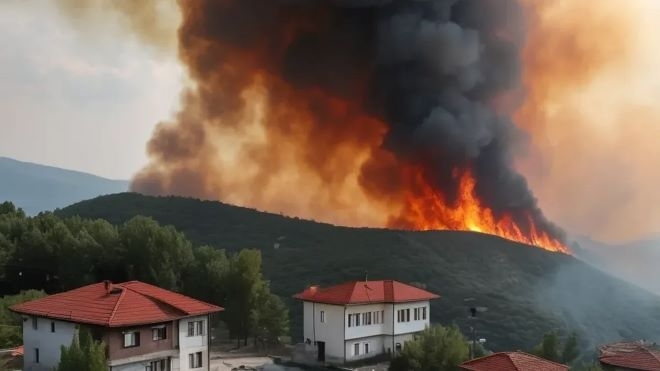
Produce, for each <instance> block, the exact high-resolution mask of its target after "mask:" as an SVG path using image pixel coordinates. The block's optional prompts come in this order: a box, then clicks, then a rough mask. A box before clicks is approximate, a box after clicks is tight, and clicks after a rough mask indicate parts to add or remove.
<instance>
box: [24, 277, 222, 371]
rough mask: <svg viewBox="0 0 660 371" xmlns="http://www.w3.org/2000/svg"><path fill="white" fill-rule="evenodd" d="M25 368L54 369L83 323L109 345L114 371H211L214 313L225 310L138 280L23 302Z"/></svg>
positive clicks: (100, 284) (110, 362)
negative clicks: (212, 321)
mask: <svg viewBox="0 0 660 371" xmlns="http://www.w3.org/2000/svg"><path fill="white" fill-rule="evenodd" d="M11 310H13V311H14V312H16V313H19V314H21V315H22V316H23V343H24V345H23V346H24V358H23V370H26V371H46V370H48V371H51V370H53V368H55V367H57V365H58V363H59V360H60V351H61V347H62V346H69V345H71V342H72V340H73V338H74V336H75V335H76V334H77V333H78V331H79V329H80V328H81V326H85V327H87V328H89V329H90V331H91V333H92V334H93V335H94V337H95V338H96V339H97V340H102V341H103V342H104V343H105V344H106V356H107V359H108V368H109V370H112V371H188V370H200V371H208V370H209V363H210V354H209V330H210V321H209V319H210V318H209V316H210V315H211V314H212V313H216V312H219V311H221V310H222V308H220V307H217V306H214V305H212V304H208V303H204V302H201V301H198V300H195V299H192V298H189V297H186V296H184V295H181V294H177V293H174V292H171V291H168V290H164V289H161V288H158V287H156V286H152V285H148V284H145V283H142V282H138V281H131V282H126V283H121V284H114V285H113V284H112V283H110V282H107V281H106V282H103V283H99V284H94V285H89V286H84V287H81V288H78V289H75V290H71V291H67V292H64V293H60V294H55V295H51V296H47V297H45V298H41V299H37V300H33V301H30V302H26V303H22V304H18V305H16V306H13V307H12V308H11Z"/></svg>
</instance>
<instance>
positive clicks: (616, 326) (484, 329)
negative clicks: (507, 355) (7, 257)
mask: <svg viewBox="0 0 660 371" xmlns="http://www.w3.org/2000/svg"><path fill="white" fill-rule="evenodd" d="M138 214H141V215H147V216H151V217H153V218H154V219H156V220H157V221H159V222H160V223H162V224H169V225H174V226H175V227H176V228H177V229H179V230H181V231H182V232H184V233H185V234H186V235H187V237H188V238H190V239H191V240H192V241H194V242H195V243H196V244H200V245H201V244H210V245H212V246H216V247H218V248H223V249H227V250H228V251H236V250H238V249H241V248H257V249H260V250H261V252H262V255H263V272H264V275H265V277H266V278H267V279H269V280H270V281H271V287H272V289H273V291H274V292H275V293H277V294H279V295H281V296H282V297H283V298H285V300H287V303H288V305H289V306H290V310H291V319H292V329H293V331H292V332H293V335H294V339H296V340H299V339H300V338H301V337H302V320H301V319H302V305H301V304H300V303H297V302H295V301H294V300H293V299H291V296H292V295H293V294H294V293H296V292H299V291H301V290H303V289H304V288H305V287H306V286H307V285H310V284H320V285H329V284H336V283H339V282H343V281H348V280H356V279H358V280H362V279H374V280H376V279H388V278H390V279H396V280H400V281H403V282H414V283H419V284H422V285H425V286H426V287H427V288H428V289H429V290H431V291H434V292H437V293H438V294H440V295H441V298H440V299H439V300H437V301H434V302H433V303H432V310H431V319H432V321H434V322H440V323H443V324H451V323H455V324H458V325H459V326H460V327H461V328H462V329H463V331H464V332H465V333H469V330H468V329H469V326H470V325H472V324H475V325H476V328H477V336H479V337H480V338H486V339H487V346H488V347H489V348H490V349H493V350H516V349H530V348H531V347H532V346H534V345H535V344H536V343H537V342H538V341H540V339H541V338H542V335H543V333H544V332H546V331H548V330H556V329H559V330H562V331H563V333H564V334H566V333H567V332H568V331H577V332H579V333H580V334H581V336H582V339H583V343H582V344H581V345H582V347H583V349H588V350H593V349H595V346H596V345H598V344H602V343H605V342H610V341H617V340H621V339H630V340H634V339H641V338H645V339H649V340H656V341H658V340H660V338H659V336H660V335H659V333H658V329H659V328H660V298H658V297H657V296H655V295H652V294H651V293H649V292H647V291H645V290H642V289H640V288H638V287H636V286H633V285H631V284H628V283H625V282H623V281H622V280H619V279H617V278H614V277H612V276H609V275H607V274H605V273H603V272H602V271H601V270H598V269H595V268H594V267H592V266H590V265H588V264H586V263H584V262H582V261H581V260H579V259H576V258H574V257H572V256H568V255H563V254H559V253H551V252H548V251H545V250H541V249H538V248H533V247H530V246H526V245H521V244H518V243H515V242H512V241H508V240H505V239H502V238H499V237H495V236H490V235H485V234H478V233H471V232H457V231H437V232H410V231H396V230H382V229H366V228H346V227H336V226H331V225H328V224H322V223H316V222H312V221H306V220H300V219H297V218H288V217H284V216H281V215H277V214H271V213H263V212H259V211H257V210H253V209H247V208H241V207H236V206H231V205H227V204H223V203H220V202H211V201H199V200H194V199H188V198H180V197H162V198H161V197H147V196H142V195H138V194H133V193H126V194H117V195H111V196H105V197H99V198H96V199H93V200H88V201H84V202H80V203H78V204H75V205H72V206H70V207H67V208H64V209H62V210H60V211H58V215H61V216H75V215H80V216H83V217H89V218H103V219H107V220H109V221H110V222H111V223H115V224H119V223H122V222H124V221H126V220H128V219H130V218H131V217H133V216H135V215H138ZM470 298H472V299H473V300H466V299H470ZM470 305H478V306H485V307H488V311H487V312H485V313H480V314H479V316H480V317H479V318H478V319H477V320H476V321H470V320H468V307H469V306H470Z"/></svg>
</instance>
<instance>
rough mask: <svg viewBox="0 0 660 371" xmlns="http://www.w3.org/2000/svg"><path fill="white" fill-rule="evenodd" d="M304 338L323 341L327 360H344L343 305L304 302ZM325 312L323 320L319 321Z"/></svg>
mask: <svg viewBox="0 0 660 371" xmlns="http://www.w3.org/2000/svg"><path fill="white" fill-rule="evenodd" d="M304 305H305V308H304V309H305V310H304V315H305V319H304V326H305V329H304V333H305V339H307V338H309V339H310V340H311V341H312V345H313V344H314V342H318V341H322V342H324V343H325V358H326V361H329V362H343V361H344V307H343V306H339V305H330V304H321V303H308V302H305V303H304ZM321 312H325V322H321Z"/></svg>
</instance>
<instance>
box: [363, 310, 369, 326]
mask: <svg viewBox="0 0 660 371" xmlns="http://www.w3.org/2000/svg"><path fill="white" fill-rule="evenodd" d="M362 324H363V325H364V326H368V325H370V324H371V312H366V313H362Z"/></svg>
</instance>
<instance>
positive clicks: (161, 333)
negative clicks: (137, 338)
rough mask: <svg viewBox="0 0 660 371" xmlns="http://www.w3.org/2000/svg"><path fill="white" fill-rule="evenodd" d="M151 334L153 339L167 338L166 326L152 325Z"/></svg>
mask: <svg viewBox="0 0 660 371" xmlns="http://www.w3.org/2000/svg"><path fill="white" fill-rule="evenodd" d="M151 335H152V339H153V340H165V339H167V328H166V327H165V326H160V327H154V328H152V329H151Z"/></svg>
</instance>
